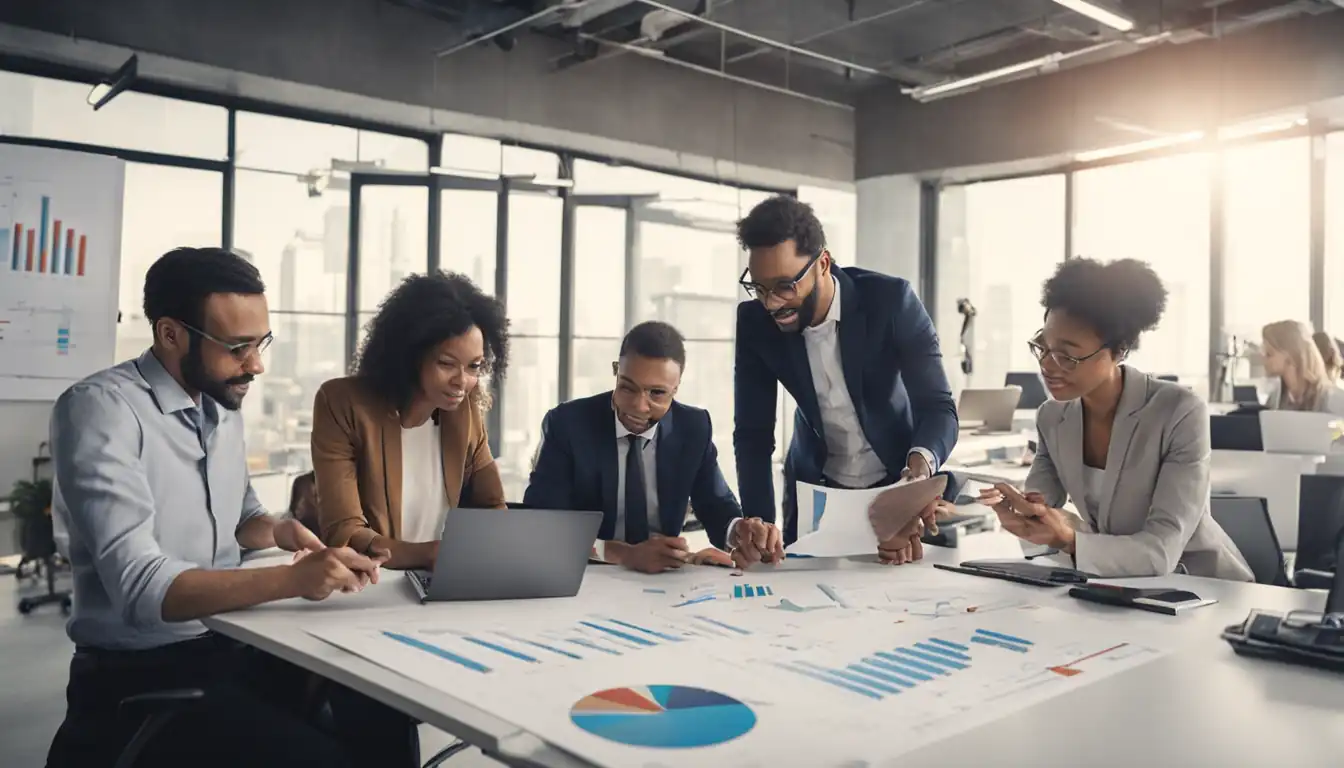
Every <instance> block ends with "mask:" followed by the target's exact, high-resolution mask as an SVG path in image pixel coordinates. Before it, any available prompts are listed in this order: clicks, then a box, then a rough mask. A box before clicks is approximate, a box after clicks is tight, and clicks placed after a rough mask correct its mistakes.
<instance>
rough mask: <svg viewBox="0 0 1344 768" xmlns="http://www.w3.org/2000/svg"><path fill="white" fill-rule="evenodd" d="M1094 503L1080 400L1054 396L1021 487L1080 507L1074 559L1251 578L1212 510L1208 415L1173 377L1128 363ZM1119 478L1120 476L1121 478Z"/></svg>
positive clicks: (1110, 568) (1120, 572)
mask: <svg viewBox="0 0 1344 768" xmlns="http://www.w3.org/2000/svg"><path fill="white" fill-rule="evenodd" d="M1122 370H1123V371H1124V377H1125V389H1124V392H1123V394H1121V395H1120V407H1119V409H1118V410H1117V411H1116V414H1115V426H1114V428H1113V430H1112V432H1111V445H1110V448H1109V450H1108V451H1107V454H1106V474H1105V479H1104V481H1103V485H1102V489H1101V500H1100V504H1099V509H1098V510H1097V511H1096V513H1095V519H1092V518H1093V512H1092V511H1091V510H1088V509H1086V504H1085V503H1084V502H1083V495H1084V493H1085V491H1086V479H1085V477H1084V475H1085V472H1084V466H1083V404H1082V401H1080V400H1070V401H1065V402H1061V401H1057V400H1050V401H1047V402H1046V403H1045V404H1044V405H1042V406H1041V407H1040V409H1039V410H1037V411H1036V431H1037V441H1036V442H1037V453H1036V459H1035V461H1033V462H1032V464H1031V473H1030V474H1029V475H1028V476H1027V483H1026V488H1027V490H1029V491H1036V492H1038V493H1040V494H1042V495H1043V496H1045V499H1046V503H1048V504H1049V505H1050V506H1052V507H1059V506H1061V505H1063V504H1064V502H1065V499H1066V497H1071V498H1073V499H1074V502H1075V503H1076V504H1077V505H1078V507H1079V509H1081V510H1083V519H1082V520H1081V521H1079V522H1078V523H1077V525H1078V535H1077V542H1076V544H1075V555H1074V557H1075V560H1076V562H1077V567H1078V569H1079V570H1081V571H1085V572H1087V573H1094V574H1097V575H1098V576H1111V577H1121V576H1161V575H1165V574H1168V573H1172V572H1173V571H1176V570H1177V566H1178V565H1181V566H1184V569H1185V571H1186V572H1187V573H1189V574H1191V575H1193V576H1213V577H1215V578H1220V579H1229V580H1234V581H1253V580H1254V576H1253V575H1252V573H1251V569H1250V568H1249V567H1248V566H1247V565H1246V561H1245V560H1244V559H1243V558H1242V556H1241V552H1240V551H1238V550H1237V546H1236V545H1235V544H1233V543H1232V540H1231V539H1230V538H1228V536H1227V534H1226V533H1224V532H1223V529H1222V528H1221V527H1219V525H1218V524H1217V523H1215V522H1214V521H1213V517H1212V515H1211V514H1210V512H1209V460H1210V456H1211V451H1212V449H1211V447H1210V441H1209V413H1208V408H1207V406H1205V404H1204V401H1203V400H1201V399H1200V398H1199V397H1198V396H1197V395H1195V394H1194V393H1193V392H1191V391H1190V390H1188V389H1186V388H1185V387H1182V386H1181V385H1179V384H1173V383H1171V382H1165V381H1159V380H1157V379H1154V378H1152V377H1150V376H1148V375H1147V374H1145V373H1143V372H1141V371H1138V370H1136V369H1134V368H1131V367H1130V366H1124V367H1123V369H1122ZM1122 481H1123V482H1122Z"/></svg>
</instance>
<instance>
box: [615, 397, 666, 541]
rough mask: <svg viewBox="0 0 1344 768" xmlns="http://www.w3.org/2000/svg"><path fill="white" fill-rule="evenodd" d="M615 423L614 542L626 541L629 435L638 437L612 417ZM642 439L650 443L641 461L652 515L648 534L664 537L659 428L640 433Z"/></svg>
mask: <svg viewBox="0 0 1344 768" xmlns="http://www.w3.org/2000/svg"><path fill="white" fill-rule="evenodd" d="M611 416H612V418H613V419H616V478H617V479H616V533H615V534H614V535H613V536H612V539H613V540H615V541H625V460H626V458H627V457H628V455H629V453H630V441H629V440H627V439H626V438H628V437H629V436H630V435H633V434H635V433H634V432H631V431H630V430H628V429H626V428H625V425H624V424H622V423H621V420H620V419H619V418H617V417H616V414H615V413H613V414H612V415H611ZM639 436H640V437H642V438H644V439H645V440H647V441H648V443H646V444H645V445H644V452H643V454H642V455H641V456H640V460H641V461H643V463H644V498H645V499H646V500H647V501H646V502H645V506H647V507H648V512H649V533H663V523H662V518H660V517H659V516H658V464H657V461H656V459H657V457H658V425H657V424H654V425H653V426H652V427H649V428H648V429H646V430H644V431H643V432H640V433H639Z"/></svg>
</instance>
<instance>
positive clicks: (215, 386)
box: [182, 338, 253, 411]
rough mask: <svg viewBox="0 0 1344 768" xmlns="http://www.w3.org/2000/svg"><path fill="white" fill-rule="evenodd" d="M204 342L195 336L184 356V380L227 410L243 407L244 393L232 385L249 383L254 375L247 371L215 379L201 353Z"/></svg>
mask: <svg viewBox="0 0 1344 768" xmlns="http://www.w3.org/2000/svg"><path fill="white" fill-rule="evenodd" d="M202 346H203V345H202V343H201V341H200V340H198V339H195V338H193V339H192V342H191V348H190V349H189V350H187V354H186V355H185V356H184V357H183V358H182V380H183V381H184V382H186V384H187V386H188V387H191V388H192V389H194V390H196V391H197V392H200V393H201V394H203V395H209V396H210V398H211V399H212V400H214V401H215V402H217V403H219V404H220V405H221V406H223V407H224V408H225V410H229V411H236V410H238V409H239V408H241V407H243V397H244V395H240V394H237V393H236V392H234V391H233V390H232V389H230V387H233V386H235V385H238V384H247V383H248V382H250V381H252V379H253V376H252V374H250V373H245V374H243V375H242V376H234V377H233V378H231V379H222V380H221V379H214V378H211V377H210V374H209V373H207V372H206V370H205V360H204V359H203V358H202V355H201V347H202Z"/></svg>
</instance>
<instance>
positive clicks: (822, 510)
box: [812, 488, 826, 531]
mask: <svg viewBox="0 0 1344 768" xmlns="http://www.w3.org/2000/svg"><path fill="white" fill-rule="evenodd" d="M824 514H826V491H824V490H822V489H820V488H813V489H812V530H814V531H815V530H817V529H818V528H820V527H821V517H822V515H824Z"/></svg>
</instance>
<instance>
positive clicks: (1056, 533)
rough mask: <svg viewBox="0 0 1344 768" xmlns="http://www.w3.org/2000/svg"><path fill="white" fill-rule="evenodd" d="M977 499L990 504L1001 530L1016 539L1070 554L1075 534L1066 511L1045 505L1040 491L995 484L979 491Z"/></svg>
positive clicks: (987, 504)
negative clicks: (1026, 490)
mask: <svg viewBox="0 0 1344 768" xmlns="http://www.w3.org/2000/svg"><path fill="white" fill-rule="evenodd" d="M979 501H980V503H981V504H985V505H986V506H990V507H993V508H994V512H995V514H997V515H998V517H999V523H1000V524H1002V525H1003V528H1004V530H1006V531H1008V532H1009V533H1011V534H1013V535H1014V536H1016V537H1018V538H1019V539H1025V540H1027V541H1029V542H1031V543H1032V544H1040V545H1043V546H1047V547H1054V548H1055V549H1058V550H1060V551H1061V552H1067V553H1069V554H1073V550H1074V542H1075V540H1076V536H1075V531H1074V529H1073V525H1072V524H1071V523H1070V522H1069V514H1068V513H1067V512H1064V511H1063V510H1059V509H1055V508H1054V507H1052V506H1050V505H1048V504H1046V503H1045V497H1044V496H1042V495H1041V494H1039V493H1035V492H1030V493H1026V494H1023V493H1021V492H1019V491H1018V490H1017V489H1016V488H1014V487H1013V486H1011V485H1009V484H1008V483H995V485H994V487H993V488H986V489H985V490H983V491H981V492H980V499H979Z"/></svg>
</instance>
